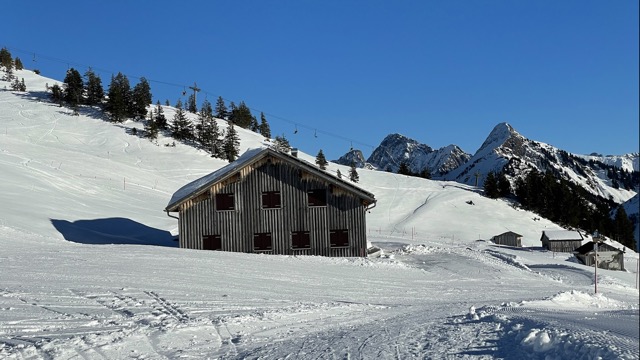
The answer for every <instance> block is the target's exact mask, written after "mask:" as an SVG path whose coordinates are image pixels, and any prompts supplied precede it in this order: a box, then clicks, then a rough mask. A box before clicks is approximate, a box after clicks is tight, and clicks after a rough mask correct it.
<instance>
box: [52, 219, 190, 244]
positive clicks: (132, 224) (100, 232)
mask: <svg viewBox="0 0 640 360" xmlns="http://www.w3.org/2000/svg"><path fill="white" fill-rule="evenodd" d="M51 224H52V225H53V227H55V228H56V230H58V232H60V234H62V236H64V238H65V239H66V240H68V241H72V242H76V243H81V244H91V245H106V244H126V245H154V246H169V247H177V244H178V243H177V242H176V241H174V237H173V236H172V235H171V233H170V232H168V231H166V230H160V229H156V228H152V227H149V226H147V225H144V224H141V223H139V222H136V221H133V220H131V219H126V218H106V219H93V220H76V221H73V222H71V221H67V220H58V219H51Z"/></svg>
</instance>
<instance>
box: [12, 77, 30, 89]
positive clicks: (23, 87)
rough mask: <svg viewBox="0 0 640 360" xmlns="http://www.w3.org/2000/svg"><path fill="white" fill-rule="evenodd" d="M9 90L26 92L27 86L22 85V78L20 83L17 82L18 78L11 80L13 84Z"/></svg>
mask: <svg viewBox="0 0 640 360" xmlns="http://www.w3.org/2000/svg"><path fill="white" fill-rule="evenodd" d="M11 90H13V91H27V85H25V83H24V78H22V81H20V80H18V78H15V79H14V80H13V82H12V83H11Z"/></svg>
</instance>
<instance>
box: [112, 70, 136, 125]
mask: <svg viewBox="0 0 640 360" xmlns="http://www.w3.org/2000/svg"><path fill="white" fill-rule="evenodd" d="M108 93H109V96H108V99H107V111H108V112H109V114H110V117H111V121H114V122H123V121H124V120H125V119H126V118H127V116H128V115H129V109H130V108H131V102H132V101H131V86H130V85H129V79H127V76H126V75H123V74H122V73H120V72H119V73H118V75H116V76H111V83H110V84H109V92H108Z"/></svg>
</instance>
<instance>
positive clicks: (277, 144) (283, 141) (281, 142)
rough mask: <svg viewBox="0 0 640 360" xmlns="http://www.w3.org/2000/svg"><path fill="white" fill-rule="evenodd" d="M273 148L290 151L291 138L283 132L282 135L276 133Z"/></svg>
mask: <svg viewBox="0 0 640 360" xmlns="http://www.w3.org/2000/svg"><path fill="white" fill-rule="evenodd" d="M273 148H274V149H275V150H277V151H281V152H285V153H288V152H289V151H290V150H291V145H290V144H289V140H287V138H286V137H285V136H284V134H282V136H280V135H276V138H275V140H274V141H273Z"/></svg>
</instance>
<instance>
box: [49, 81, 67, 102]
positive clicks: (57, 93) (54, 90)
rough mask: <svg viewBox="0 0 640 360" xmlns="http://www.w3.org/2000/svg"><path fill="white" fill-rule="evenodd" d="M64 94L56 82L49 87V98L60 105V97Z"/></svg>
mask: <svg viewBox="0 0 640 360" xmlns="http://www.w3.org/2000/svg"><path fill="white" fill-rule="evenodd" d="M63 97H64V95H63V93H62V89H61V88H60V86H59V85H58V84H54V85H53V86H52V87H51V99H52V100H53V101H54V102H55V103H56V104H58V105H62V99H63Z"/></svg>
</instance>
